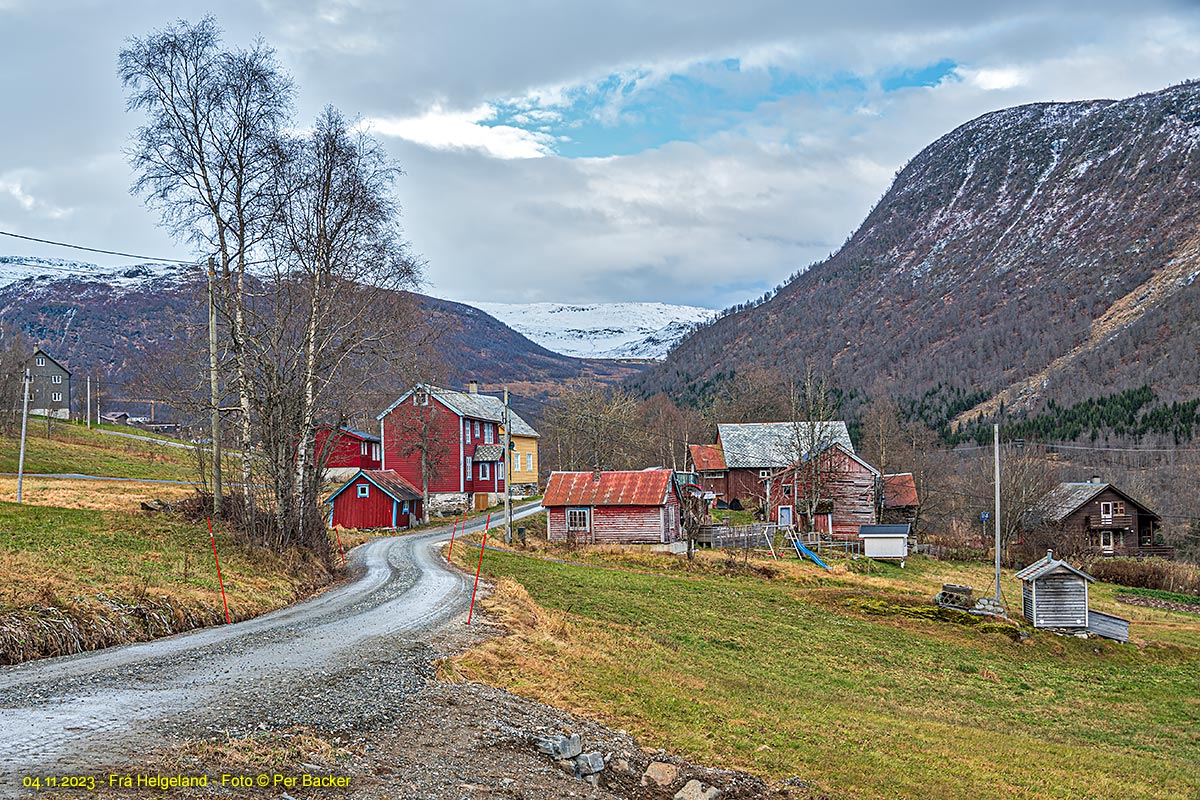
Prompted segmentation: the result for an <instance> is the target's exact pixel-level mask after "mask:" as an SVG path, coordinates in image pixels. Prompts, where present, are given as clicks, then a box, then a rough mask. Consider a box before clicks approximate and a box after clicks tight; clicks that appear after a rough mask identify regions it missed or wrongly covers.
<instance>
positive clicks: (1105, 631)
mask: <svg viewBox="0 0 1200 800" xmlns="http://www.w3.org/2000/svg"><path fill="white" fill-rule="evenodd" d="M1014 577H1015V578H1017V579H1018V580H1020V581H1021V614H1022V616H1024V617H1025V619H1027V620H1028V621H1029V622H1030V623H1032V624H1033V627H1035V628H1052V629H1056V630H1067V631H1090V632H1092V633H1095V634H1097V635H1098V636H1104V637H1106V638H1109V639H1116V640H1117V641H1121V642H1125V641H1128V640H1129V620H1127V619H1123V618H1121V617H1117V616H1113V615H1112V614H1105V613H1103V612H1100V611H1092V610H1091V609H1089V608H1088V584H1090V583H1092V582H1093V580H1094V579H1093V578H1092V576H1091V575H1088V574H1087V573H1086V572H1084V571H1083V570H1080V569H1076V568H1075V567H1073V566H1071V565H1070V564H1068V563H1067V562H1066V561H1062V560H1060V559H1056V558H1055V557H1054V553H1053V552H1052V551H1048V552H1047V553H1046V557H1045V558H1043V559H1042V560H1040V561H1038V562H1036V563H1033V564H1030V565H1029V566H1028V567H1026V568H1025V569H1023V570H1021V571H1020V572H1018V573H1017V574H1016V575H1015V576H1014Z"/></svg>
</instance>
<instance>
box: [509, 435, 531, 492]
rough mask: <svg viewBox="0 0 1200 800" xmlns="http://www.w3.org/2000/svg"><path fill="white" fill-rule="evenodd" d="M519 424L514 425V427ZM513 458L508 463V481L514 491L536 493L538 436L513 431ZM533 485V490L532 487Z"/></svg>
mask: <svg viewBox="0 0 1200 800" xmlns="http://www.w3.org/2000/svg"><path fill="white" fill-rule="evenodd" d="M517 427H519V426H517V425H515V424H514V425H513V428H517ZM509 452H510V453H511V454H512V458H511V459H510V460H509V463H508V483H509V485H510V486H512V487H513V492H514V493H523V494H536V493H537V485H538V436H537V434H536V433H535V434H534V435H532V436H525V435H522V434H519V433H517V432H516V431H515V430H514V431H513V433H512V448H511V449H510V451H509ZM530 487H532V490H531V488H530Z"/></svg>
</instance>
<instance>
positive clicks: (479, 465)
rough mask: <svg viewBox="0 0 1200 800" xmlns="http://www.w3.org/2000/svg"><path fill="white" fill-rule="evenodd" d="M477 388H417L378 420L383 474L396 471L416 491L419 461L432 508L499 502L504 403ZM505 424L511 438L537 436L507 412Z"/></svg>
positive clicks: (454, 508)
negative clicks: (507, 420) (463, 389)
mask: <svg viewBox="0 0 1200 800" xmlns="http://www.w3.org/2000/svg"><path fill="white" fill-rule="evenodd" d="M478 389H479V387H478V384H476V383H475V382H474V381H472V382H471V384H470V387H469V388H468V390H467V391H465V392H457V391H454V390H453V389H443V388H441V387H438V386H430V385H428V384H418V385H417V386H414V387H413V388H412V389H410V390H408V391H407V392H405V393H404V394H402V395H401V396H400V397H399V399H397V400H396V402H394V403H392V404H391V405H390V406H388V407H387V408H386V409H385V410H384V411H383V413H382V414H380V415H379V417H378V419H379V437H380V440H381V444H382V449H383V463H382V469H386V470H395V471H396V472H398V473H399V474H400V475H401V476H403V478H404V479H405V480H406V481H408V482H409V483H411V484H412V485H413V486H417V487H421V486H422V485H423V480H422V462H424V463H425V469H426V471H427V473H428V477H429V495H430V498H429V499H430V506H431V507H436V508H439V509H442V510H447V511H459V510H462V509H463V508H467V507H472V506H473V507H475V508H482V507H487V506H489V505H494V504H495V503H497V502H499V501H500V498H501V497H502V493H503V492H504V474H505V465H506V459H505V453H504V447H503V446H502V444H501V441H502V439H501V435H502V431H501V423H502V422H503V420H504V401H503V400H501V399H500V398H499V397H493V396H491V395H486V394H479V391H478ZM509 419H510V421H511V426H512V430H511V431H510V433H511V434H512V436H514V437H522V438H526V439H533V438H536V437H537V435H538V433H537V431H535V430H534V429H533V428H532V427H530V426H529V424H528V423H526V422H525V420H523V419H521V417H520V416H518V415H517V413H516V412H514V411H512V410H511V409H510V410H509ZM530 462H531V463H532V458H531V459H530Z"/></svg>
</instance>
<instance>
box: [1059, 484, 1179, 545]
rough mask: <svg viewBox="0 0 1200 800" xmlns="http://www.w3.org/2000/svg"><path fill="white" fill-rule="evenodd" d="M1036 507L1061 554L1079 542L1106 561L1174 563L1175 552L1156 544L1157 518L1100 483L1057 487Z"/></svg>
mask: <svg viewBox="0 0 1200 800" xmlns="http://www.w3.org/2000/svg"><path fill="white" fill-rule="evenodd" d="M1039 505H1040V506H1041V508H1042V517H1041V520H1040V521H1041V522H1042V524H1043V525H1045V526H1047V527H1050V528H1052V529H1056V530H1057V531H1058V533H1059V535H1061V537H1062V540H1061V541H1062V544H1060V545H1059V548H1060V549H1061V548H1062V546H1070V545H1069V543H1072V542H1077V543H1081V544H1083V545H1084V546H1085V547H1086V548H1088V549H1090V550H1092V551H1094V552H1095V551H1098V552H1099V553H1100V554H1101V555H1106V556H1130V557H1134V558H1148V557H1158V558H1168V559H1170V558H1174V557H1175V548H1173V547H1169V546H1166V545H1162V544H1160V543H1159V542H1158V541H1157V540H1158V538H1159V537H1158V532H1159V528H1160V527H1161V525H1162V519H1161V518H1160V517H1159V516H1158V514H1155V513H1154V512H1153V511H1151V510H1150V509H1149V508H1148V507H1147V506H1145V505H1143V504H1142V503H1139V502H1138V501H1136V500H1134V499H1133V498H1132V497H1130V496H1129V495H1128V494H1126V493H1125V492H1123V491H1121V489H1119V488H1117V487H1116V486H1114V485H1113V484H1111V483H1105V482H1103V481H1101V480H1100V478H1099V477H1093V478H1092V479H1091V480H1090V481H1086V482H1065V483H1060V484H1059V485H1058V486H1056V487H1054V489H1052V490H1051V491H1050V492H1049V493H1048V494H1047V495H1046V496H1045V497H1044V498H1043V499H1042V502H1041V503H1040V504H1039Z"/></svg>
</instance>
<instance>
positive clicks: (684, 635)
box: [444, 548, 1200, 800]
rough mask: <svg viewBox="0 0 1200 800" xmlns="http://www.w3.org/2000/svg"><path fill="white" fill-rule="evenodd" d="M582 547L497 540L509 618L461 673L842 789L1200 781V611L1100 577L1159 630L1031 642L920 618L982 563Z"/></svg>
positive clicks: (1109, 793) (1112, 787) (1138, 622)
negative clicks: (1133, 600) (882, 562)
mask: <svg viewBox="0 0 1200 800" xmlns="http://www.w3.org/2000/svg"><path fill="white" fill-rule="evenodd" d="M468 549H469V548H464V549H463V552H464V553H465V552H466V550H468ZM477 552H478V551H472V554H471V555H472V557H473V555H474V554H475V553H477ZM585 552H586V551H580V552H578V553H573V554H571V555H570V556H568V557H569V558H572V559H577V558H578V557H583V558H594V559H596V560H599V561H604V562H605V563H607V564H608V566H609V567H615V568H607V569H604V568H599V569H598V568H595V567H587V566H573V565H569V564H561V563H553V562H549V561H544V560H536V559H532V558H528V557H524V556H520V555H509V554H505V553H491V552H489V553H488V554H487V557H486V559H485V561H484V569H485V571H486V572H487V573H488V574H490V575H492V576H493V577H496V578H500V579H501V580H500V583H499V588H498V591H497V593H496V595H495V596H494V597H493V598H491V599H490V600H489V601H488V607H489V609H490V610H491V611H492V613H493V614H495V615H496V616H498V617H499V618H500V619H501V621H503V622H504V623H505V624H507V625H509V626H510V627H511V628H512V629H513V635H511V636H508V637H505V638H502V639H499V640H495V641H493V642H490V643H488V644H486V645H484V646H483V647H481V648H478V649H476V650H474V651H472V652H470V653H468V654H466V655H465V656H463V657H460V658H459V659H457V660H456V661H454V662H452V663H451V664H449V665H447V666H446V667H445V668H444V672H445V674H448V675H450V676H452V677H460V678H474V679H483V680H487V681H489V682H493V683H496V684H499V685H502V686H505V687H507V688H510V689H512V690H514V691H516V692H518V693H521V694H525V695H529V696H533V697H537V698H539V699H543V700H546V701H548V702H553V703H557V704H559V705H561V706H564V707H567V708H570V709H573V710H577V711H581V712H585V713H590V714H593V715H596V716H598V717H600V718H602V719H604V720H606V721H607V722H609V723H610V724H611V725H613V726H616V727H621V728H625V729H627V730H629V731H631V732H633V733H635V734H636V735H638V736H639V737H640V738H641V739H642V743H643V744H649V745H652V746H661V747H666V748H669V749H671V750H673V751H676V752H679V753H681V754H683V755H686V756H688V757H689V758H693V759H696V760H699V761H702V762H705V763H708V764H711V765H716V766H731V767H740V768H743V769H747V770H749V771H751V772H755V773H757V774H760V775H763V776H764V777H768V778H774V779H778V778H786V777H789V776H792V775H798V776H800V777H801V778H803V779H805V780H809V781H815V782H816V784H817V785H818V786H819V787H820V788H819V790H817V793H819V792H828V793H829V794H830V795H832V796H833V797H837V798H930V799H931V800H938V799H939V798H945V800H951V799H954V800H958V799H959V798H971V799H972V800H982V799H984V798H997V799H999V798H1003V799H1004V800H1013V799H1014V798H1096V799H1097V800H1099V799H1100V798H1121V800H1132V799H1133V798H1196V797H1198V796H1200V770H1198V769H1197V764H1200V617H1197V616H1196V615H1188V614H1181V613H1175V612H1164V611H1155V610H1151V609H1142V608H1135V607H1131V606H1118V605H1117V604H1116V603H1115V602H1113V600H1112V594H1113V587H1104V586H1100V587H1097V589H1096V591H1095V592H1094V593H1093V594H1094V600H1093V606H1094V607H1098V608H1102V609H1103V610H1106V611H1113V612H1114V613H1119V614H1122V615H1123V616H1126V617H1128V618H1131V619H1133V621H1134V623H1133V635H1134V636H1135V637H1137V638H1139V639H1142V640H1143V641H1141V642H1140V643H1138V644H1136V645H1118V644H1116V643H1113V642H1108V641H1103V640H1080V639H1075V638H1066V637H1059V636H1054V635H1052V634H1046V633H1042V632H1036V633H1034V634H1033V635H1032V637H1030V638H1029V639H1028V640H1027V641H1024V642H1018V641H1014V640H1013V639H1011V638H1010V637H1009V636H1008V635H1004V634H1005V631H1006V630H1009V631H1011V629H1008V628H1007V626H1002V625H981V624H964V620H962V619H961V618H959V617H956V616H955V615H945V616H947V617H949V618H950V619H949V620H943V619H936V618H928V619H926V618H922V617H929V616H931V615H930V614H929V612H930V611H932V610H933V609H932V606H930V605H929V604H928V598H930V597H931V596H932V595H933V593H934V592H935V591H936V590H937V588H938V587H939V585H940V583H941V582H942V581H947V582H951V581H952V582H965V583H970V584H973V585H975V586H976V587H978V588H979V589H984V588H986V587H987V585H988V584H989V583H990V578H989V571H988V570H987V569H986V567H983V566H974V565H955V564H943V563H941V562H936V561H930V560H927V559H919V558H918V559H913V560H911V561H910V562H909V566H910V568H909V569H906V570H900V569H899V568H898V567H894V566H881V567H878V568H877V569H875V570H873V572H872V574H868V575H857V574H853V573H850V572H847V571H846V569H845V568H844V567H841V566H839V567H838V568H837V570H836V571H835V572H834V573H833V574H832V575H827V574H826V573H823V571H820V570H817V569H816V568H815V567H812V566H811V565H807V566H805V565H800V564H798V563H796V562H795V560H794V559H793V560H792V561H791V562H790V563H785V564H783V566H781V567H777V566H775V563H774V562H771V563H770V564H768V565H767V567H766V570H767V571H774V575H773V576H771V577H761V576H760V575H761V573H760V574H753V571H752V570H751V571H750V572H751V574H747V575H738V574H736V573H737V571H738V570H739V569H743V570H745V568H744V567H738V566H737V565H736V564H735V563H733V562H732V561H731V560H729V559H728V558H727V557H725V556H719V555H714V554H704V555H703V557H702V558H700V559H699V560H698V563H697V564H694V565H687V564H686V562H683V561H682V560H681V559H677V558H670V557H665V556H657V555H649V554H645V553H638V554H635V555H632V556H628V557H625V556H622V555H619V554H617V553H615V552H603V551H602V552H601V553H599V554H593V555H590V556H589V555H584V553H585ZM455 555H456V558H457V557H458V556H459V552H458V550H457V548H456V553H455ZM467 557H468V556H467V555H463V558H467ZM622 562H624V563H622ZM464 563H465V562H464ZM750 563H751V565H753V564H754V563H755V562H754V561H753V560H751V562H750ZM681 564H683V565H684V566H680V565H681ZM471 567H472V568H473V567H474V564H471ZM514 582H515V583H514ZM1005 582H1006V584H1011V585H1005V586H1004V590H1005V591H1006V592H1007V593H1009V595H1010V597H1012V596H1016V597H1018V598H1019V586H1018V585H1017V583H1016V582H1015V581H1012V580H1011V579H1010V578H1008V577H1007V576H1006V578H1005ZM522 587H523V589H522ZM525 592H527V593H528V595H527V597H526V595H525ZM972 621H973V620H972Z"/></svg>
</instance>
